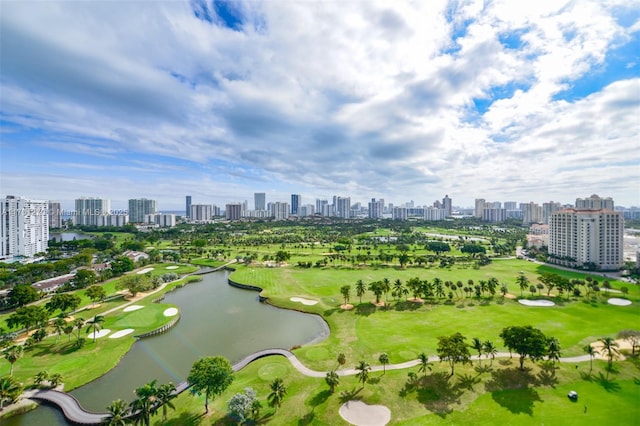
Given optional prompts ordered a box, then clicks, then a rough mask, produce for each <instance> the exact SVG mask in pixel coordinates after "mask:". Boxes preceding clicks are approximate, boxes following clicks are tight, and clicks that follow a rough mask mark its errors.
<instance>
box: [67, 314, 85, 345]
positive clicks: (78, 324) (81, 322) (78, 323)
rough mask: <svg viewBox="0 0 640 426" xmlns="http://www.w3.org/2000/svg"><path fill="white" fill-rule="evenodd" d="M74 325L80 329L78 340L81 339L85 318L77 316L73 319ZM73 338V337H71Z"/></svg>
mask: <svg viewBox="0 0 640 426" xmlns="http://www.w3.org/2000/svg"><path fill="white" fill-rule="evenodd" d="M73 327H74V328H76V329H78V340H80V331H81V330H82V327H84V318H76V319H74V320H73ZM69 339H71V337H69Z"/></svg>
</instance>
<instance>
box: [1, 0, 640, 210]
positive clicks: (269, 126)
mask: <svg viewBox="0 0 640 426" xmlns="http://www.w3.org/2000/svg"><path fill="white" fill-rule="evenodd" d="M417 3H418V4H414V2H400V1H399V2H396V1H393V2H391V1H372V2H363V1H347V2H320V1H317V2H314V1H312V2H293V1H290V2H244V1H233V2H219V1H213V2H212V1H210V0H192V1H184V2H181V1H167V2H154V3H153V4H150V3H147V2H139V1H131V2H128V1H126V0H124V1H118V2H109V1H97V2H80V3H79V2H68V1H65V2H60V3H56V2H45V3H40V4H39V7H38V8H33V7H32V4H30V3H29V2H3V3H2V14H0V40H1V45H0V55H1V56H0V84H1V87H2V89H1V91H0V114H1V115H0V166H1V167H0V193H1V195H3V196H4V195H7V194H14V195H22V196H26V197H30V198H38V199H58V200H61V201H62V202H63V206H65V207H67V208H71V207H72V200H73V199H74V198H77V197H80V196H102V197H106V198H110V199H111V200H112V205H113V206H114V208H121V207H125V206H126V200H127V199H129V198H137V197H147V198H155V199H157V200H158V202H159V206H160V208H161V209H162V210H179V209H182V208H183V206H184V196H185V195H192V197H193V202H194V203H196V202H197V203H214V204H217V205H220V206H223V205H224V204H225V203H227V202H232V201H244V200H249V205H250V207H252V205H253V193H254V192H266V193H267V200H268V201H287V200H289V197H290V194H291V193H299V194H302V197H303V204H306V203H313V202H314V200H315V198H323V199H330V198H331V197H332V196H333V195H343V196H346V195H350V196H351V197H352V203H353V202H355V201H361V202H365V201H367V200H369V199H370V198H384V199H385V200H386V201H387V202H393V203H395V204H399V203H403V202H407V201H409V200H414V201H415V203H416V204H418V205H422V204H431V203H433V201H434V200H436V199H441V198H442V197H443V196H444V195H445V194H449V195H450V196H451V197H452V198H453V200H454V204H456V205H461V206H469V205H472V204H473V200H474V198H485V199H487V200H490V201H509V200H514V201H520V202H528V201H536V202H540V203H541V202H546V201H550V200H553V201H560V202H562V203H571V202H573V201H574V200H575V198H577V197H585V196H588V195H590V194H593V193H597V194H600V195H601V196H610V197H613V198H614V200H615V201H616V203H617V204H618V205H626V206H631V205H640V142H639V141H640V134H639V133H640V125H639V124H638V123H639V122H640V48H639V46H640V2H638V1H627V0H625V1H599V0H597V1H579V2H572V1H537V2H525V3H520V2H518V3H517V4H516V2H509V1H492V2H483V1H433V2H417ZM420 3H425V4H424V6H423V5H421V4H420Z"/></svg>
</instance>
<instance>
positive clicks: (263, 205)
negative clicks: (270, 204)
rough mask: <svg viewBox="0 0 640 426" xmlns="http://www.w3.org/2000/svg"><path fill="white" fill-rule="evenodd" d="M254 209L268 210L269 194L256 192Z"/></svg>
mask: <svg viewBox="0 0 640 426" xmlns="http://www.w3.org/2000/svg"><path fill="white" fill-rule="evenodd" d="M253 208H254V210H266V209H267V194H265V193H264V192H256V193H254V194H253Z"/></svg>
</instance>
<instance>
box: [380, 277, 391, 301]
mask: <svg viewBox="0 0 640 426" xmlns="http://www.w3.org/2000/svg"><path fill="white" fill-rule="evenodd" d="M382 291H383V292H384V300H385V301H386V302H388V301H389V298H388V294H389V292H390V291H391V281H389V278H383V279H382Z"/></svg>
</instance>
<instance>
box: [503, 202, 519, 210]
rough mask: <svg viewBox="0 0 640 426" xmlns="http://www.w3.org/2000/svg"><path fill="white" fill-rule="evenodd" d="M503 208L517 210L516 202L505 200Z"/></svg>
mask: <svg viewBox="0 0 640 426" xmlns="http://www.w3.org/2000/svg"><path fill="white" fill-rule="evenodd" d="M504 208H505V209H506V210H518V203H517V202H515V201H505V202H504Z"/></svg>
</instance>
